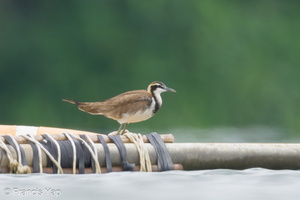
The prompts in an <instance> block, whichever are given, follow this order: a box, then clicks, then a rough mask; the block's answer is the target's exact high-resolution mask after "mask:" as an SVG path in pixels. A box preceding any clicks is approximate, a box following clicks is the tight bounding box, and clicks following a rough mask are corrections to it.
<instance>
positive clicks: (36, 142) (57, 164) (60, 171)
mask: <svg viewBox="0 0 300 200" xmlns="http://www.w3.org/2000/svg"><path fill="white" fill-rule="evenodd" d="M22 137H24V138H25V139H27V140H29V141H31V142H33V143H34V144H35V145H36V146H39V147H40V148H41V149H42V150H43V151H44V152H45V153H46V155H47V156H48V157H49V158H50V160H51V161H52V162H53V163H54V164H55V165H56V167H57V169H58V170H57V171H58V172H57V173H59V174H63V169H62V168H61V166H60V164H59V163H58V162H57V161H56V160H55V158H54V157H53V156H52V155H51V154H50V153H49V151H48V150H47V149H46V148H45V147H44V146H43V145H42V144H40V143H39V142H38V141H37V140H35V139H34V138H32V137H31V136H30V137H29V136H27V135H22ZM40 162H41V159H40Z"/></svg>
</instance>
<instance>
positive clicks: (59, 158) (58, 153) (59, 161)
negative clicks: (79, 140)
mask: <svg viewBox="0 0 300 200" xmlns="http://www.w3.org/2000/svg"><path fill="white" fill-rule="evenodd" d="M45 135H47V136H48V137H49V138H50V139H51V140H52V142H53V143H54V144H55V146H56V148H57V162H58V163H59V164H60V165H61V149H60V146H59V144H58V142H57V141H56V140H55V139H54V138H53V137H52V136H51V135H50V134H48V133H45Z"/></svg>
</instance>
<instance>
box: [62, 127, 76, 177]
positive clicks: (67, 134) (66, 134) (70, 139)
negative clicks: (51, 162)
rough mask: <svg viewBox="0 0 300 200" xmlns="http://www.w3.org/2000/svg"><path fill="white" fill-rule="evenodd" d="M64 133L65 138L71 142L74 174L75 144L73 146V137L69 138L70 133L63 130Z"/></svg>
mask: <svg viewBox="0 0 300 200" xmlns="http://www.w3.org/2000/svg"><path fill="white" fill-rule="evenodd" d="M64 135H65V136H66V137H67V139H68V140H69V141H70V142H71V146H72V149H73V174H76V160H77V157H76V146H75V142H74V141H73V139H72V138H71V136H70V134H69V133H67V132H65V133H64Z"/></svg>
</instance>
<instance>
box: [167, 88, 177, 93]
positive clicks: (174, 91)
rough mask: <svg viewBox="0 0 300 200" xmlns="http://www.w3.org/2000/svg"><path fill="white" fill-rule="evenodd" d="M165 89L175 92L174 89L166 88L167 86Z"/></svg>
mask: <svg viewBox="0 0 300 200" xmlns="http://www.w3.org/2000/svg"><path fill="white" fill-rule="evenodd" d="M166 90H167V91H169V92H176V90H174V89H172V88H168V87H167V88H166Z"/></svg>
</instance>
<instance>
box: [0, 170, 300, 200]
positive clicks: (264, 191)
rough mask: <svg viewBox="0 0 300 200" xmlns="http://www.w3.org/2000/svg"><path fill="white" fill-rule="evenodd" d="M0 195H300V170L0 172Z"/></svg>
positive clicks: (11, 196)
mask: <svg viewBox="0 0 300 200" xmlns="http://www.w3.org/2000/svg"><path fill="white" fill-rule="evenodd" d="M0 180H1V185H0V190H1V192H0V199H28V198H29V197H30V199H41V197H42V198H43V199H124V200H126V199H128V200H129V199H130V200H132V199H140V198H141V199H143V200H147V199H149V200H150V199H151V200H153V199H173V200H174V199H214V200H215V199H230V200H235V199H236V200H240V199H243V200H247V199H249V200H250V199H251V200H253V199H272V200H276V199H278V200H279V199H280V200H282V199H289V200H291V199H299V196H300V190H299V188H300V171H291V170H276V171H275V170H267V169H261V168H253V169H247V170H226V169H217V170H203V171H190V172H186V171H170V172H161V173H142V172H135V173H133V172H120V173H110V174H97V175H95V174H90V175H49V174H33V175H5V174H2V175H0Z"/></svg>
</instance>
